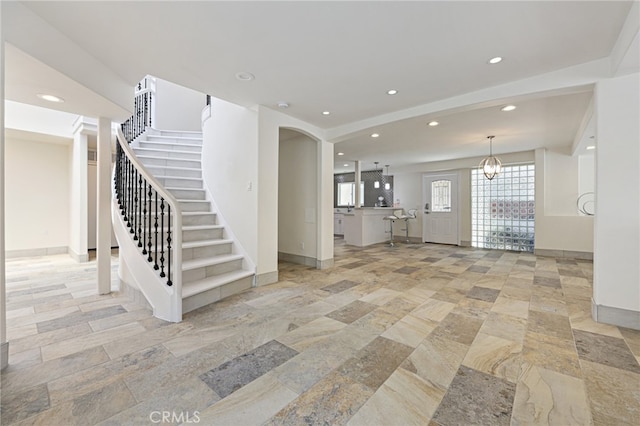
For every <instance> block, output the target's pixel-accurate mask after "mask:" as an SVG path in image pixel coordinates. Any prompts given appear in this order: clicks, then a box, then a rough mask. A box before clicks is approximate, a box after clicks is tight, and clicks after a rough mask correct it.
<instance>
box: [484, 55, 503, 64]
mask: <svg viewBox="0 0 640 426" xmlns="http://www.w3.org/2000/svg"><path fill="white" fill-rule="evenodd" d="M487 62H488V63H490V64H491V65H495V64H499V63H500V62H502V58H501V57H500V56H496V57H495V58H491V59H489V60H488V61H487Z"/></svg>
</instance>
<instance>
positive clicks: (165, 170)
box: [131, 128, 254, 314]
mask: <svg viewBox="0 0 640 426" xmlns="http://www.w3.org/2000/svg"><path fill="white" fill-rule="evenodd" d="M131 146H132V147H133V150H134V152H135V154H136V156H137V158H138V160H140V162H142V164H143V165H144V166H145V168H146V169H147V170H148V171H149V172H150V173H151V174H152V175H153V176H154V177H155V178H156V179H157V180H158V181H159V182H160V183H161V184H162V185H163V186H164V187H165V189H166V190H167V191H169V192H171V194H172V195H173V196H174V197H175V198H176V200H177V201H178V203H179V205H180V208H181V209H182V267H181V273H182V313H183V314H184V313H186V312H189V311H192V310H194V309H197V308H199V307H201V306H205V305H208V304H210V303H213V302H215V301H217V300H220V299H222V298H224V297H227V296H230V295H232V294H235V293H238V292H240V291H242V290H245V289H248V288H250V287H251V286H252V285H253V280H254V272H253V271H251V270H248V268H247V267H246V264H245V259H244V256H243V255H242V254H238V253H237V252H236V251H235V250H234V242H233V240H231V239H227V238H226V232H225V229H224V226H222V225H219V224H218V218H217V215H216V213H215V212H214V211H213V209H212V205H211V202H210V201H209V200H208V199H207V191H206V190H205V188H204V184H203V180H202V168H201V167H202V166H201V152H202V133H198V132H181V131H165V130H155V129H150V128H148V130H147V131H146V132H145V133H143V134H142V135H141V136H140V137H139V138H137V139H136V140H135V141H134V142H133V143H132V144H131ZM175 232H177V230H176V231H175Z"/></svg>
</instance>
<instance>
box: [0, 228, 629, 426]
mask: <svg viewBox="0 0 640 426" xmlns="http://www.w3.org/2000/svg"><path fill="white" fill-rule="evenodd" d="M113 267H114V271H115V270H116V269H115V268H117V259H116V258H115V257H114V258H113ZM94 277H95V263H94V262H90V263H85V264H77V263H75V262H73V261H72V260H70V259H69V258H68V257H67V256H49V257H42V258H28V259H27V258H24V259H13V260H9V261H8V262H7V281H8V283H7V309H8V312H7V315H8V320H7V322H8V324H7V325H8V336H9V340H10V366H9V367H8V368H7V369H6V370H5V371H4V372H3V373H2V376H1V377H2V381H1V402H2V412H1V415H2V418H1V423H2V424H3V425H4V424H7V425H9V424H20V425H23V424H25V425H26V424H29V425H30V424H42V425H74V424H77V425H92V424H106V425H124V424H131V425H145V424H149V425H152V424H169V423H173V424H178V423H184V424H195V423H199V424H206V425H210V424H211V425H213V424H219V425H240V426H245V425H260V424H287V425H289V424H291V425H293V424H313V425H315V424H318V425H320V424H323V425H340V424H349V425H466V424H482V425H497V424H512V425H530V424H554V425H587V424H596V425H624V424H635V425H637V424H640V365H639V364H638V360H639V359H640V332H639V331H633V330H628V329H622V328H618V327H613V326H609V325H604V324H597V323H594V322H593V321H592V320H591V317H590V309H591V307H590V295H591V281H592V264H591V262H587V261H581V260H578V261H576V260H571V259H555V258H548V257H536V256H533V255H530V254H518V253H511V252H507V253H504V252H496V251H486V250H477V249H470V248H460V247H452V246H438V245H428V244H420V245H402V244H401V245H398V246H397V247H395V248H389V247H386V246H385V245H376V246H372V247H368V248H365V249H360V248H355V247H350V246H346V245H344V244H343V243H342V242H341V241H339V240H338V241H337V243H336V256H335V266H334V267H333V268H331V269H327V270H322V271H320V270H315V269H311V268H308V267H303V266H299V265H293V264H286V263H283V264H281V265H280V282H278V283H276V284H273V285H269V286H265V287H261V288H255V289H251V290H249V291H246V292H244V293H242V294H239V295H236V296H233V297H231V298H229V299H226V300H224V301H222V302H220V303H218V304H215V305H211V306H208V307H205V308H202V309H200V310H197V311H195V312H192V313H190V314H188V315H186V316H185V319H184V321H183V322H181V323H179V324H169V323H165V322H163V321H160V320H157V319H155V318H153V317H152V316H151V314H150V313H149V311H147V310H146V309H144V308H142V307H140V306H138V305H136V304H134V303H132V302H131V301H130V300H129V299H128V298H127V297H125V296H123V295H121V294H118V293H117V292H114V293H113V294H111V295H108V296H97V295H95V287H96V285H95V281H94Z"/></svg>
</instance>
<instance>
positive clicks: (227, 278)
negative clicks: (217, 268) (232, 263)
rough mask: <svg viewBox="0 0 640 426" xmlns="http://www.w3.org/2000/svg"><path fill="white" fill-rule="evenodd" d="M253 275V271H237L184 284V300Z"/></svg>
mask: <svg viewBox="0 0 640 426" xmlns="http://www.w3.org/2000/svg"><path fill="white" fill-rule="evenodd" d="M252 275H254V273H253V272H252V271H245V270H237V271H232V272H227V273H224V274H220V275H216V276H213V277H207V278H204V279H202V280H198V281H192V282H190V283H183V284H182V298H183V299H186V298H187V297H190V296H194V295H196V294H198V293H203V292H205V291H207V290H211V289H213V288H216V287H221V286H223V285H225V284H228V283H231V282H233V281H237V280H240V279H242V278H247V277H250V276H252Z"/></svg>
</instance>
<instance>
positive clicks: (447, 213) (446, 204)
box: [422, 173, 460, 244]
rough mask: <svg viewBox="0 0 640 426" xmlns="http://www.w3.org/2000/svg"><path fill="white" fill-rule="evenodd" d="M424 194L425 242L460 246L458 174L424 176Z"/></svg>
mask: <svg viewBox="0 0 640 426" xmlns="http://www.w3.org/2000/svg"><path fill="white" fill-rule="evenodd" d="M422 194H423V210H422V213H423V215H422V239H423V240H424V242H425V243H439V244H460V241H459V240H458V174H457V173H446V174H445V173H438V174H429V175H424V176H423V177H422Z"/></svg>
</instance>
